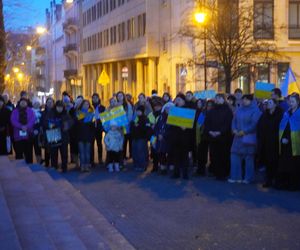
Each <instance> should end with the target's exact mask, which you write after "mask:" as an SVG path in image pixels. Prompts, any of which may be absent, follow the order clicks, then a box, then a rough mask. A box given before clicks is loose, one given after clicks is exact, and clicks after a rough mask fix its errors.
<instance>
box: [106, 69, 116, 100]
mask: <svg viewBox="0 0 300 250" xmlns="http://www.w3.org/2000/svg"><path fill="white" fill-rule="evenodd" d="M113 66H114V65H113V63H110V64H109V72H107V73H108V75H109V78H110V83H109V98H111V97H112V95H113V93H114V85H115V76H114V67H113Z"/></svg>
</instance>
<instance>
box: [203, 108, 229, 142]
mask: <svg viewBox="0 0 300 250" xmlns="http://www.w3.org/2000/svg"><path fill="white" fill-rule="evenodd" d="M232 119H233V115H232V111H231V109H230V108H229V106H228V105H227V104H223V105H218V104H215V105H214V107H213V108H212V109H211V110H210V111H208V112H207V114H206V118H205V122H204V134H205V136H206V137H207V138H208V139H209V140H210V141H216V140H228V139H229V138H231V123H232ZM209 131H219V132H221V135H220V136H218V137H216V138H213V137H212V136H210V135H209Z"/></svg>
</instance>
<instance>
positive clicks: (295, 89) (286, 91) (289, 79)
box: [281, 67, 300, 97]
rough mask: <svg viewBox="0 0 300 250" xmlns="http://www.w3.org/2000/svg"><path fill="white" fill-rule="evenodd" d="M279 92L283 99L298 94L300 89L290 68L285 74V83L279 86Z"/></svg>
mask: <svg viewBox="0 0 300 250" xmlns="http://www.w3.org/2000/svg"><path fill="white" fill-rule="evenodd" d="M281 92H282V95H283V96H284V97H287V96H289V95H291V94H293V93H298V94H300V88H299V86H298V84H297V80H296V77H295V75H294V73H293V71H292V69H291V68H290V67H289V69H288V71H287V73H286V77H285V81H284V82H283V83H282V85H281Z"/></svg>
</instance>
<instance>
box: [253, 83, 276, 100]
mask: <svg viewBox="0 0 300 250" xmlns="http://www.w3.org/2000/svg"><path fill="white" fill-rule="evenodd" d="M274 88H275V84H273V83H265V82H257V83H256V84H255V97H256V98H259V99H266V98H271V93H272V90H273V89H274Z"/></svg>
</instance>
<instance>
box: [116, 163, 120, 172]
mask: <svg viewBox="0 0 300 250" xmlns="http://www.w3.org/2000/svg"><path fill="white" fill-rule="evenodd" d="M115 171H116V172H120V165H119V163H115Z"/></svg>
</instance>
